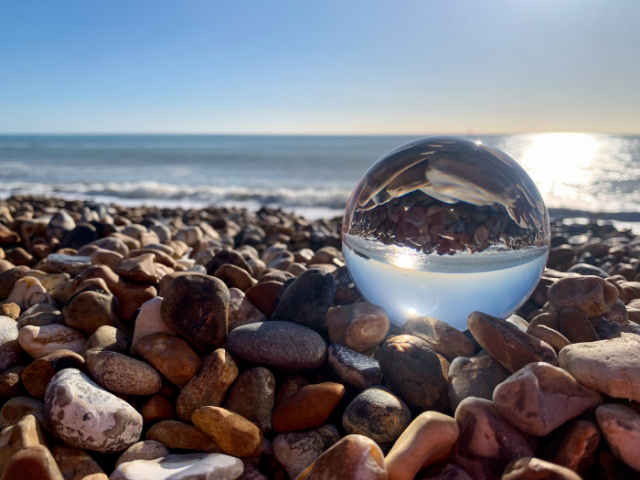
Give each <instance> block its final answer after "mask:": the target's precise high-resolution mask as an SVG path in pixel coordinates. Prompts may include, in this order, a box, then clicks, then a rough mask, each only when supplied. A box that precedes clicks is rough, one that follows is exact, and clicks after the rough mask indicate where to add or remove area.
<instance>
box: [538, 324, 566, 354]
mask: <svg viewBox="0 0 640 480" xmlns="http://www.w3.org/2000/svg"><path fill="white" fill-rule="evenodd" d="M528 333H529V335H532V336H534V337H536V338H537V339H539V340H542V341H543V342H545V343H546V344H548V345H551V348H553V349H554V350H555V352H556V353H558V352H559V351H560V350H562V349H563V348H564V347H566V346H567V345H570V344H571V342H570V341H569V339H568V338H567V337H565V336H564V335H562V334H561V333H560V332H557V331H555V330H554V329H552V328H549V327H547V326H546V325H535V326H534V327H533V328H530V329H529V332H528Z"/></svg>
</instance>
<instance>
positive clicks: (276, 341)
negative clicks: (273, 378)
mask: <svg viewBox="0 0 640 480" xmlns="http://www.w3.org/2000/svg"><path fill="white" fill-rule="evenodd" d="M226 349H227V350H228V351H229V353H231V355H233V356H237V357H238V358H240V359H242V360H244V361H247V362H251V363H255V364H258V365H265V366H268V367H276V368H280V369H283V370H304V369H309V368H318V367H320V366H322V365H323V364H324V363H325V360H326V358H327V344H326V343H325V341H324V340H323V339H322V337H321V336H320V335H319V334H318V333H316V332H314V331H313V330H311V329H310V328H307V327H303V326H302V325H298V324H297V323H291V322H279V321H270V322H263V323H252V324H249V325H243V326H241V327H238V328H236V329H235V330H233V331H232V332H231V333H230V334H229V338H228V339H227V344H226Z"/></svg>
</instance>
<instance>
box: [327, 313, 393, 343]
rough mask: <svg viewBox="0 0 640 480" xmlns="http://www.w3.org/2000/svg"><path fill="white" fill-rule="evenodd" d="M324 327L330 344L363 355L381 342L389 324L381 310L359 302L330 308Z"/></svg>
mask: <svg viewBox="0 0 640 480" xmlns="http://www.w3.org/2000/svg"><path fill="white" fill-rule="evenodd" d="M326 326H327V329H328V331H329V338H330V339H331V341H332V342H334V343H338V344H340V345H343V346H345V347H347V348H350V349H351V350H354V351H356V352H358V353H363V352H366V351H367V350H369V349H370V348H372V347H375V346H377V345H380V344H381V343H382V342H383V340H384V339H385V337H386V336H387V333H388V332H389V326H390V323H389V317H388V316H387V313H386V312H385V311H384V309H383V308H381V307H378V306H377V305H373V304H371V303H366V302H359V303H354V304H351V305H341V306H337V307H331V308H330V309H329V311H328V312H327V317H326Z"/></svg>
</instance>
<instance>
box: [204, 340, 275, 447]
mask: <svg viewBox="0 0 640 480" xmlns="http://www.w3.org/2000/svg"><path fill="white" fill-rule="evenodd" d="M214 353H215V352H214ZM275 393H276V379H275V377H274V376H273V374H272V373H271V372H270V371H269V370H268V369H266V368H264V367H254V368H250V369H249V370H246V371H244V372H242V374H241V375H240V376H239V377H238V378H237V380H236V381H235V382H234V383H233V386H232V387H231V389H230V390H229V394H228V396H227V399H226V401H225V404H224V407H225V408H226V409H227V410H231V411H232V412H235V413H237V414H239V415H242V416H243V417H244V418H246V419H247V420H249V421H250V422H253V423H255V424H256V425H257V426H258V428H259V429H260V431H261V432H262V434H263V435H265V434H267V433H268V432H269V431H270V430H271V414H272V413H273V407H274V402H275ZM210 405H212V404H210Z"/></svg>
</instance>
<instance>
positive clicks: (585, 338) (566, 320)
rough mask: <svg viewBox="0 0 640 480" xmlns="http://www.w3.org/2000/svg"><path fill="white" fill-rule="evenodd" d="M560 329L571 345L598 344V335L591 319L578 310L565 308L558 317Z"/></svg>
mask: <svg viewBox="0 0 640 480" xmlns="http://www.w3.org/2000/svg"><path fill="white" fill-rule="evenodd" d="M558 328H559V331H560V333H561V334H562V335H564V336H565V337H566V338H567V340H569V341H570V342H571V343H586V342H597V341H598V340H600V336H599V335H598V334H597V333H596V331H595V329H594V328H593V325H592V324H591V322H590V321H589V318H588V317H587V316H586V315H585V314H584V313H583V312H582V311H581V310H578V309H577V308H571V307H570V308H565V309H563V310H562V311H561V312H560V315H559V316H558Z"/></svg>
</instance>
